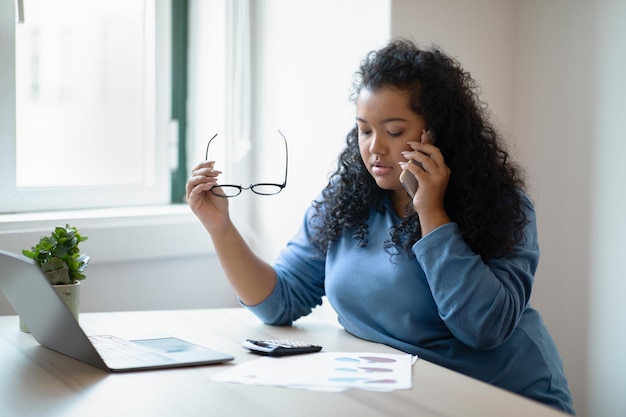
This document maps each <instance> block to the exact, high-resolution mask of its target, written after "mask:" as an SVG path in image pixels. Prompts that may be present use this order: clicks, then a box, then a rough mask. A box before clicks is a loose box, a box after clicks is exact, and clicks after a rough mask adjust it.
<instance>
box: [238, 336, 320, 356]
mask: <svg viewBox="0 0 626 417" xmlns="http://www.w3.org/2000/svg"><path fill="white" fill-rule="evenodd" d="M241 346H243V347H244V348H246V349H248V350H249V351H250V352H253V353H257V354H259V355H266V356H286V355H298V354H301V353H313V352H319V351H320V350H322V347H321V346H320V345H314V344H311V343H307V342H302V341H299V340H294V339H271V340H252V339H246V340H244V341H243V342H242V343H241Z"/></svg>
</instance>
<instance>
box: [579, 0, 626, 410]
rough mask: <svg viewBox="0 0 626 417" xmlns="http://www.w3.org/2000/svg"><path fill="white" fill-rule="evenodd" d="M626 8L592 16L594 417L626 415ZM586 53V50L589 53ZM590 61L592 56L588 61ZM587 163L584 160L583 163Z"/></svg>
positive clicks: (587, 145) (617, 4)
mask: <svg viewBox="0 0 626 417" xmlns="http://www.w3.org/2000/svg"><path fill="white" fill-rule="evenodd" d="M624 22H626V2H624V1H617V0H616V1H606V0H605V1H601V2H600V3H599V4H598V6H597V7H596V10H595V16H594V29H595V33H594V38H595V42H594V45H593V49H591V50H590V51H589V52H590V53H589V55H590V59H591V60H592V61H594V62H596V64H595V65H594V67H593V81H594V84H593V85H594V91H593V97H592V100H593V106H592V109H591V111H590V113H589V117H590V119H591V120H590V123H591V125H592V126H591V135H590V136H589V137H587V138H584V139H585V140H584V142H583V143H582V145H581V147H582V148H584V149H585V150H588V151H589V152H590V154H591V155H590V157H587V158H590V159H591V161H590V163H591V165H592V167H593V175H592V188H591V192H590V193H589V194H588V195H587V196H586V197H587V198H588V199H589V200H590V201H591V203H590V204H591V224H590V229H591V230H592V236H591V241H590V246H591V274H590V305H591V309H590V310H591V311H590V313H591V314H590V332H589V341H590V343H589V347H590V352H589V353H590V355H589V364H590V371H589V377H590V404H591V410H592V412H593V414H590V415H593V416H615V417H617V416H624V415H626V395H625V394H626V356H625V355H624V352H626V331H625V328H626V303H624V294H626V280H625V279H624V272H623V271H624V264H623V263H622V262H623V261H624V255H626V217H625V216H624V213H626V186H624V183H623V181H624V179H625V178H626V164H624V155H626V141H625V140H624V139H625V138H626V134H625V133H624V132H625V129H624V121H625V120H626V106H625V104H624V97H626V79H625V78H624V74H626V50H625V48H624V44H625V41H626V29H625V28H624ZM585 52H587V51H585ZM584 55H585V56H586V55H587V53H585V54H584ZM585 162H587V159H585Z"/></svg>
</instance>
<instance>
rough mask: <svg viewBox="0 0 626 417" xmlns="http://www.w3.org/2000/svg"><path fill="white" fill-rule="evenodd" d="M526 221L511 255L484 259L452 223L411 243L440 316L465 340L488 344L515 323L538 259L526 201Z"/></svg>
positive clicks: (498, 339) (497, 340)
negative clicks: (515, 250) (521, 235)
mask: <svg viewBox="0 0 626 417" xmlns="http://www.w3.org/2000/svg"><path fill="white" fill-rule="evenodd" d="M525 206H526V207H525V208H526V215H527V218H528V222H527V224H526V227H525V229H524V239H523V240H522V242H521V243H519V244H518V246H517V247H516V249H517V253H516V254H515V257H511V258H499V259H493V260H490V261H489V262H488V263H485V262H483V260H482V259H481V257H480V256H479V255H477V254H476V253H474V252H473V251H472V250H471V248H470V247H469V246H468V244H467V243H466V242H465V241H464V240H463V238H462V237H461V233H460V231H459V228H458V226H457V224H456V223H449V224H446V225H443V226H441V227H439V228H437V229H435V230H433V231H432V232H431V233H429V234H428V235H426V236H424V237H423V238H422V239H421V240H419V241H418V242H416V243H415V245H414V246H413V252H414V253H415V255H416V257H417V260H418V262H419V263H420V265H421V267H422V269H423V270H424V272H425V274H426V279H427V280H428V283H429V285H430V289H431V292H432V295H433V297H434V299H435V303H436V305H437V308H438V312H439V316H440V317H441V319H442V320H443V321H444V322H445V324H446V326H447V327H448V328H449V329H450V331H451V332H452V333H453V334H454V336H455V337H456V338H458V339H459V340H460V341H461V342H463V343H464V344H466V345H468V346H470V347H472V348H475V349H490V348H493V347H496V346H498V345H500V344H501V343H503V342H504V341H505V340H506V339H507V338H508V337H509V336H510V335H511V333H512V332H513V330H514V329H515V327H516V326H517V324H518V323H519V321H520V319H521V317H522V314H523V312H524V310H525V308H526V307H527V305H528V302H529V299H530V293H531V289H532V285H533V281H534V274H535V270H536V269H537V264H538V262H539V245H538V242H537V225H536V217H535V212H534V209H533V207H532V204H531V203H530V201H528V200H525Z"/></svg>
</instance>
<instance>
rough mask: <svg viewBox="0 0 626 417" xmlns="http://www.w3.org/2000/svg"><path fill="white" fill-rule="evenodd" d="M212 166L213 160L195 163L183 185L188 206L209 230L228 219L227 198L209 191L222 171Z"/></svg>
mask: <svg viewBox="0 0 626 417" xmlns="http://www.w3.org/2000/svg"><path fill="white" fill-rule="evenodd" d="M214 166H215V161H204V162H202V163H200V164H198V165H196V166H195V167H194V168H193V169H192V171H191V176H190V177H189V179H188V180H187V186H186V187H185V190H186V196H187V203H188V204H189V207H190V208H191V210H192V211H193V212H194V214H195V215H196V216H197V217H198V218H199V219H200V221H201V222H202V224H203V225H204V227H205V228H206V229H207V230H208V231H209V232H211V231H214V230H217V229H220V228H222V227H224V226H225V225H226V224H227V223H228V221H229V215H228V198H223V197H218V196H216V195H215V194H213V193H212V192H211V188H213V187H214V186H215V185H217V177H218V175H219V174H221V173H222V172H221V171H218V170H216V169H214Z"/></svg>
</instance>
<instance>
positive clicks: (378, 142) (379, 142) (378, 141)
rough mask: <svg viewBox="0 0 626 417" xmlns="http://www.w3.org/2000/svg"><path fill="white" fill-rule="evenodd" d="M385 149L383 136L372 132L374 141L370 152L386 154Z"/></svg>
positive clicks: (371, 143)
mask: <svg viewBox="0 0 626 417" xmlns="http://www.w3.org/2000/svg"><path fill="white" fill-rule="evenodd" d="M385 149H386V147H385V143H384V140H383V138H381V137H380V136H378V135H376V134H372V141H371V142H370V153H373V154H378V155H384V154H385Z"/></svg>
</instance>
